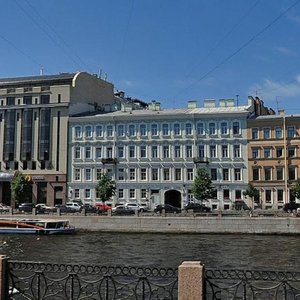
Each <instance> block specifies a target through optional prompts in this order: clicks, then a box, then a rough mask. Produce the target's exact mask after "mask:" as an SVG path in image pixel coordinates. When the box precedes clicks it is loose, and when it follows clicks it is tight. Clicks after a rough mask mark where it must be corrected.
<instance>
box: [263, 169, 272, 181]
mask: <svg viewBox="0 0 300 300" xmlns="http://www.w3.org/2000/svg"><path fill="white" fill-rule="evenodd" d="M264 171H265V180H272V172H271V171H272V169H271V168H270V167H264Z"/></svg>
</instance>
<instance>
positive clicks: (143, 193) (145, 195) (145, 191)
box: [141, 189, 147, 199]
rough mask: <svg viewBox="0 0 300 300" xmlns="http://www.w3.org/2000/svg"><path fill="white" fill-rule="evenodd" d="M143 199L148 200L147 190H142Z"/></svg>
mask: <svg viewBox="0 0 300 300" xmlns="http://www.w3.org/2000/svg"><path fill="white" fill-rule="evenodd" d="M141 198H142V199H146V198H147V190H146V189H141Z"/></svg>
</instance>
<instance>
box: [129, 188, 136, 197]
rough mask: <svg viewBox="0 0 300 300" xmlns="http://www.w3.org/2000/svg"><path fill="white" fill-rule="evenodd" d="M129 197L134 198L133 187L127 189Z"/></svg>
mask: <svg viewBox="0 0 300 300" xmlns="http://www.w3.org/2000/svg"><path fill="white" fill-rule="evenodd" d="M129 198H131V199H133V198H135V189H130V190H129Z"/></svg>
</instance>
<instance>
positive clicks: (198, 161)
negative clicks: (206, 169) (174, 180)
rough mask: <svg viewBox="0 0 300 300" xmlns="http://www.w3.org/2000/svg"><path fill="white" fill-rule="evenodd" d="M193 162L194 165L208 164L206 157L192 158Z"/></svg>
mask: <svg viewBox="0 0 300 300" xmlns="http://www.w3.org/2000/svg"><path fill="white" fill-rule="evenodd" d="M193 161H194V163H195V164H208V163H209V159H208V157H194V158H193Z"/></svg>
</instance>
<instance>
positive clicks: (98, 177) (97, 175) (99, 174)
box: [96, 168, 102, 180]
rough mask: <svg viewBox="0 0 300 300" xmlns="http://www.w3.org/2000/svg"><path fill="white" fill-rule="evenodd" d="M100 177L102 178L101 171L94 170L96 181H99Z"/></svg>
mask: <svg viewBox="0 0 300 300" xmlns="http://www.w3.org/2000/svg"><path fill="white" fill-rule="evenodd" d="M101 176H102V169H100V168H97V169H96V178H97V180H100V179H101Z"/></svg>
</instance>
